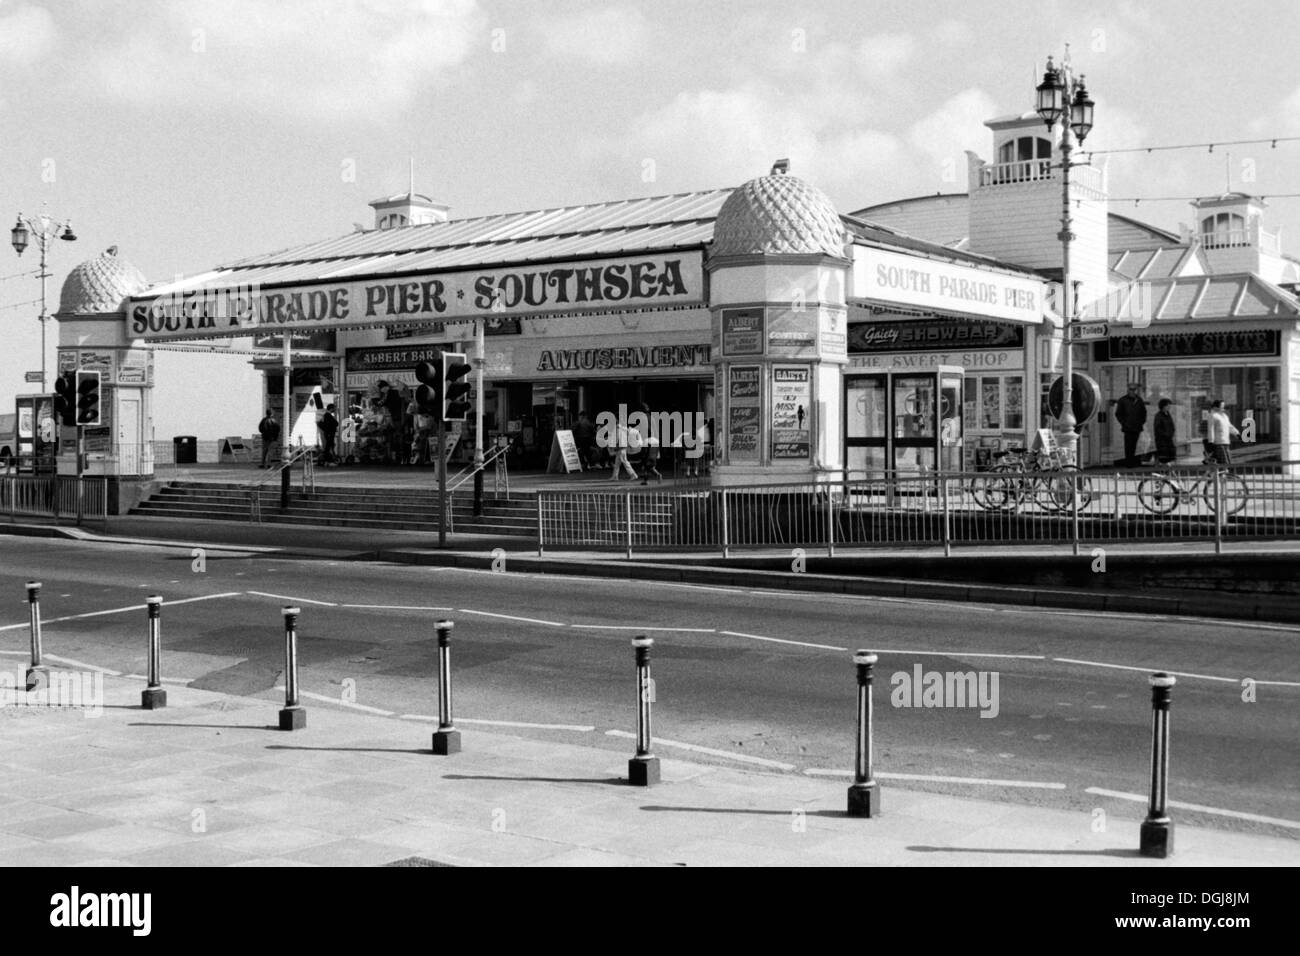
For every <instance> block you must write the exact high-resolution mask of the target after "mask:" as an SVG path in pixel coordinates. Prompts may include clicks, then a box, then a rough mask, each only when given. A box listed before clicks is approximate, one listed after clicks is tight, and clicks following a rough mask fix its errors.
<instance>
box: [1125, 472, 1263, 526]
mask: <svg viewBox="0 0 1300 956" xmlns="http://www.w3.org/2000/svg"><path fill="white" fill-rule="evenodd" d="M1216 475H1217V476H1218V478H1219V484H1220V487H1221V491H1220V495H1222V500H1223V513H1224V514H1229V515H1235V514H1236V513H1237V512H1238V511H1240V510H1241V509H1242V508H1244V507H1246V502H1247V501H1248V500H1249V499H1250V486H1249V485H1247V484H1246V479H1244V478H1242V477H1241V476H1240V475H1238V474H1234V473H1232V472H1230V471H1227V470H1225V469H1222V468H1217V469H1211V470H1210V471H1207V472H1204V473H1201V474H1199V475H1197V474H1191V475H1186V474H1185V475H1183V476H1181V479H1180V476H1179V475H1177V474H1175V473H1174V472H1155V473H1153V474H1152V475H1151V476H1150V477H1148V478H1143V479H1142V480H1141V481H1140V482H1138V488H1137V496H1138V501H1139V502H1140V503H1141V505H1142V507H1143V508H1146V509H1147V511H1150V512H1151V513H1152V514H1157V515H1167V514H1171V513H1172V512H1173V511H1174V509H1175V508H1177V507H1178V506H1179V505H1180V504H1187V505H1190V506H1194V505H1195V503H1196V501H1197V500H1198V499H1199V500H1200V501H1203V502H1204V503H1205V507H1206V508H1208V509H1209V510H1210V511H1212V512H1217V510H1218V509H1217V508H1216V504H1217V497H1216V495H1215V491H1214V483H1215V482H1214V479H1215V476H1216ZM1189 478H1190V481H1187V479H1189Z"/></svg>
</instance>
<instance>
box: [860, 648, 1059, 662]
mask: <svg viewBox="0 0 1300 956" xmlns="http://www.w3.org/2000/svg"><path fill="white" fill-rule="evenodd" d="M871 651H872V653H873V654H903V655H907V654H915V655H916V656H918V657H995V658H1001V659H1003V660H1013V661H1045V660H1047V656H1046V655H1045V654H986V653H984V652H982V651H980V652H976V653H967V652H965V651H909V650H891V649H888V648H878V649H877V648H872V649H871Z"/></svg>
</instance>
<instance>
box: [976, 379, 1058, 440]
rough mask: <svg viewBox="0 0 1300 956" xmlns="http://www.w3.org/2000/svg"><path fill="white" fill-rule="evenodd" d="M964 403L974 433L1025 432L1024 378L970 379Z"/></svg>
mask: <svg viewBox="0 0 1300 956" xmlns="http://www.w3.org/2000/svg"><path fill="white" fill-rule="evenodd" d="M963 400H964V403H965V406H966V407H965V415H964V419H963V420H964V423H965V426H966V428H967V429H968V430H970V431H996V432H1002V431H1022V430H1023V429H1024V427H1025V380H1024V377H1023V376H1020V375H968V376H966V381H965V386H964V394H963ZM1044 407H1046V401H1045V400H1044Z"/></svg>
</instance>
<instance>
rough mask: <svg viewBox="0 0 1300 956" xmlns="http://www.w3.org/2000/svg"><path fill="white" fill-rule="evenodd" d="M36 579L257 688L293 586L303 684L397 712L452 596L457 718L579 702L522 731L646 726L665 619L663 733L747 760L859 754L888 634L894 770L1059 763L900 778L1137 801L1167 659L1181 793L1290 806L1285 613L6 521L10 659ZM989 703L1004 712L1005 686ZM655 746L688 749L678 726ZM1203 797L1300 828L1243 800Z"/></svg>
mask: <svg viewBox="0 0 1300 956" xmlns="http://www.w3.org/2000/svg"><path fill="white" fill-rule="evenodd" d="M29 577H35V578H39V579H40V580H42V582H43V583H44V585H45V587H44V590H43V592H42V610H43V617H44V619H45V621H46V625H45V628H44V633H45V647H46V652H47V654H50V655H55V656H56V657H58V658H63V659H68V660H73V661H81V662H87V663H91V664H94V665H98V666H102V667H108V668H111V669H113V670H117V671H121V672H123V673H137V674H138V673H143V672H144V668H145V661H144V648H145V643H144V636H145V626H144V613H143V610H142V608H141V605H142V604H143V598H144V595H146V594H147V593H150V592H153V591H155V590H156V591H158V592H160V593H162V594H163V595H164V596H165V598H166V599H167V600H168V602H171V603H170V604H169V606H168V607H166V608H165V610H164V618H163V643H164V675H165V676H167V677H170V678H182V679H187V680H191V681H193V682H194V686H196V687H200V688H210V689H214V690H221V691H226V692H234V693H240V694H249V695H255V694H262V695H265V696H268V697H272V696H274V690H273V689H274V688H275V687H276V686H277V685H278V684H279V683H280V682H281V681H282V668H283V646H282V644H283V641H282V631H281V627H280V615H279V608H280V606H281V605H282V604H284V603H286V602H287V601H290V600H292V601H293V602H294V603H298V604H300V606H301V607H302V609H303V615H302V620H301V627H300V648H301V651H300V652H301V657H302V661H303V671H302V675H301V687H302V689H303V690H304V691H305V692H306V693H307V694H308V695H320V696H323V697H327V698H330V699H331V700H334V701H342V700H344V699H345V698H348V699H349V701H350V702H354V703H355V704H356V705H359V706H362V707H373V708H378V709H381V710H385V711H393V712H396V713H399V714H428V715H431V714H435V713H436V682H435V680H434V677H435V674H436V659H435V655H434V648H433V643H432V637H433V621H434V620H435V619H437V618H439V617H443V616H446V617H450V618H452V619H453V620H455V622H456V628H455V644H454V652H453V659H454V663H455V675H456V712H457V718H458V723H460V724H461V725H462V729H463V730H464V731H465V732H466V734H467V735H469V734H472V731H473V723H472V721H474V720H495V721H514V722H524V723H536V724H547V725H567V727H568V728H570V729H556V728H535V729H533V730H524V731H523V732H524V733H535V734H539V735H548V736H551V737H556V736H558V737H572V738H573V739H575V740H579V739H580V740H582V741H584V742H587V743H602V744H604V745H606V746H609V747H612V748H616V749H620V750H628V749H630V747H631V744H630V742H629V741H628V740H627V739H626V738H625V737H621V736H609V735H608V734H607V732H608V731H615V732H616V733H626V732H628V731H631V730H632V723H631V722H632V720H633V704H634V691H633V688H632V651H631V647H630V639H631V637H632V636H634V635H635V634H637V633H642V632H644V633H648V634H650V635H651V636H654V637H655V639H656V646H655V650H654V657H653V664H652V671H653V675H654V678H655V680H656V698H657V702H656V707H655V733H656V737H657V738H660V739H661V740H663V741H674V742H678V743H682V744H688V745H692V746H695V747H702V748H712V749H714V750H717V751H719V752H721V753H722V754H726V755H730V756H720V755H717V756H711V755H709V754H707V753H701V752H698V751H697V752H695V753H694V754H692V758H693V759H705V760H711V759H716V760H719V761H730V760H731V759H732V758H733V757H738V758H742V759H748V760H749V761H757V762H758V763H757V764H756V765H761V766H771V767H772V768H773V769H788V770H790V771H797V772H804V773H808V772H817V771H841V772H842V771H844V770H846V769H847V768H849V767H851V762H852V750H851V747H852V724H851V722H852V715H853V694H854V684H853V680H854V679H853V668H852V665H851V662H850V652H851V650H852V649H854V648H857V647H863V646H865V647H870V648H873V649H876V650H878V651H879V652H880V653H881V662H880V665H879V666H878V668H877V687H876V701H877V706H876V715H877V718H878V724H877V736H876V740H877V746H878V752H879V753H878V767H877V769H878V770H879V771H880V772H881V774H882V775H886V774H906V775H918V776H925V777H933V776H939V777H961V778H980V779H986V780H999V781H1016V782H1019V783H1034V784H1044V785H1049V786H1045V787H1028V786H1021V787H1012V786H1008V785H1005V784H1000V785H990V784H970V783H944V782H941V781H910V782H909V783H908V786H909V787H913V788H918V787H919V788H934V789H937V790H943V791H946V792H955V793H963V794H968V795H969V794H976V795H979V796H984V797H992V798H994V799H1005V800H1015V801H1025V802H1030V803H1035V804H1040V805H1046V806H1058V807H1070V808H1074V809H1081V810H1089V809H1091V808H1094V807H1104V808H1105V809H1106V810H1107V812H1108V813H1118V814H1121V815H1124V816H1128V817H1137V816H1140V815H1141V814H1142V812H1143V811H1144V807H1143V806H1142V805H1141V804H1139V803H1135V802H1132V801H1127V800H1123V799H1118V798H1112V797H1110V796H1107V795H1105V794H1098V793H1090V792H1088V789H1089V788H1100V789H1102V790H1105V791H1116V792H1121V793H1132V794H1141V793H1142V792H1143V791H1144V788H1145V786H1146V775H1147V760H1148V753H1149V750H1148V748H1149V734H1150V706H1149V691H1148V688H1147V684H1146V674H1147V673H1148V672H1150V671H1151V670H1155V669H1167V670H1172V671H1175V672H1179V673H1182V674H1184V675H1187V676H1183V677H1180V679H1179V683H1178V686H1177V688H1176V689H1175V703H1174V711H1173V721H1172V724H1173V734H1174V736H1173V770H1172V781H1171V787H1170V795H1171V799H1173V800H1177V801H1180V802H1184V803H1188V804H1194V805H1199V806H1207V807H1213V808H1220V809H1224V810H1228V811H1231V812H1233V813H1240V814H1246V815H1248V816H1250V815H1257V816H1263V817H1267V818H1279V819H1282V820H1289V821H1300V791H1298V789H1297V788H1296V786H1295V781H1296V779H1297V767H1298V765H1300V756H1297V748H1296V744H1295V741H1296V739H1297V729H1298V728H1300V708H1298V707H1297V704H1298V703H1300V655H1298V654H1297V653H1296V650H1297V644H1296V642H1297V632H1296V629H1292V628H1286V627H1277V626H1261V625H1252V624H1235V623H1218V622H1200V621H1191V620H1176V619H1158V618H1134V617H1117V616H1114V615H1109V616H1103V615H1097V614H1090V613H1070V612H1052V611H1044V610H1041V609H1022V608H1003V607H996V606H989V605H959V604H952V603H942V602H933V603H927V602H916V601H908V602H904V601H899V600H890V599H873V598H850V597H837V596H832V595H820V594H798V593H787V592H771V591H761V592H759V591H747V590H744V589H723V588H712V587H701V586H693V585H680V584H667V583H652V582H635V581H633V582H617V581H610V580H605V579H594V578H592V579H587V578H573V577H563V578H559V577H547V576H542V575H515V574H493V573H490V572H475V571H467V570H457V569H434V568H419V567H406V566H389V565H377V564H365V563H353V562H330V561H295V560H288V559H284V558H279V557H273V556H270V557H268V556H265V555H249V554H248V553H245V552H216V551H213V552H210V553H208V555H207V557H206V565H205V567H204V570H202V571H196V570H194V560H193V558H192V557H191V554H190V552H189V551H188V550H184V549H179V548H167V547H143V546H140V547H123V546H109V545H99V544H81V543H71V542H64V541H50V540H44V539H15V538H8V539H5V541H4V551H3V555H2V556H0V608H3V609H4V613H3V614H2V615H0V627H3V628H4V629H3V630H0V669H6V668H7V669H10V670H13V671H19V670H21V668H22V667H23V665H24V663H25V662H24V660H23V657H24V654H25V649H26V647H27V630H26V624H25V621H26V604H25V594H24V589H23V582H24V581H25V580H26V579H28V578H29ZM179 601H186V602H188V603H174V602H179ZM318 602H319V603H318ZM123 608H129V609H130V610H127V611H121V610H120V609H123ZM105 611H107V612H110V613H97V612H105ZM77 615H90V616H77ZM63 618H69V619H67V620H61V619H63ZM917 666H919V667H920V668H921V670H922V672H923V674H924V672H929V671H935V672H939V673H944V672H972V671H974V672H977V673H980V672H983V673H984V675H985V680H986V681H987V683H986V685H985V686H986V687H987V688H988V689H989V690H990V691H991V690H992V683H991V681H992V675H993V674H994V673H996V675H997V679H998V683H997V698H996V716H990V717H987V718H985V717H981V716H980V708H977V707H964V708H959V707H951V706H949V707H924V706H918V707H911V708H907V707H899V706H891V697H896V696H898V695H901V684H898V683H897V682H896V681H895V675H909V676H910V675H913V674H914V673H915V670H914V669H915V668H916V667H917ZM1245 678H1251V679H1253V680H1255V681H1257V682H1259V683H1258V684H1257V685H1256V687H1255V697H1256V701H1255V702H1253V703H1247V702H1243V700H1242V697H1243V688H1242V684H1241V681H1242V680H1243V679H1245ZM305 702H306V703H307V705H308V706H309V707H311V706H332V705H330V704H325V703H322V702H319V701H318V700H316V699H315V698H314V697H312V696H308V697H307V700H306V701H305ZM922 702H923V701H922ZM982 709H983V710H984V711H985V712H988V713H990V714H992V713H993V710H994V707H993V702H992V701H989V703H988V706H985V707H984V708H982ZM581 728H592V729H590V730H586V729H581ZM421 733H423V732H421ZM659 749H660V750H661V752H663V753H665V754H669V753H674V752H675V753H677V754H679V755H682V754H684V753H685V751H683V750H681V749H680V748H678V749H673V748H672V747H671V746H670V745H668V744H667V743H664V744H662V745H661V746H660V748H659ZM887 779H888V778H886V780H887ZM1182 812H1183V813H1184V814H1185V815H1187V816H1190V814H1189V813H1188V812H1186V811H1182ZM1195 817H1196V820H1197V822H1198V823H1205V824H1208V825H1215V826H1223V827H1230V828H1234V829H1247V830H1256V831H1266V832H1271V833H1278V834H1287V835H1292V836H1297V837H1300V830H1297V829H1294V828H1290V829H1288V828H1285V827H1280V826H1278V825H1277V824H1274V823H1268V822H1261V821H1258V820H1254V819H1243V818H1237V817H1233V816H1224V815H1203V814H1200V813H1197V814H1195Z"/></svg>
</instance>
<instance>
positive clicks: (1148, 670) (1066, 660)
mask: <svg viewBox="0 0 1300 956" xmlns="http://www.w3.org/2000/svg"><path fill="white" fill-rule="evenodd" d="M1052 660H1053V661H1054V662H1056V663H1059V664H1080V665H1082V666H1084V667H1109V668H1111V669H1112V670H1118V671H1139V672H1141V673H1143V674H1154V673H1156V672H1157V670H1158V668H1155V667H1131V666H1130V665H1128V664H1105V663H1102V662H1101V661H1079V660H1075V659H1074V658H1071V657H1053V658H1052ZM1163 673H1165V674H1172V675H1173V676H1174V677H1192V678H1196V679H1197V680H1217V681H1221V682H1223V683H1225V684H1237V683H1240V681H1238V680H1237V679H1236V678H1235V677H1212V676H1210V675H1209V674H1188V673H1186V672H1184V671H1164V672H1163Z"/></svg>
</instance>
